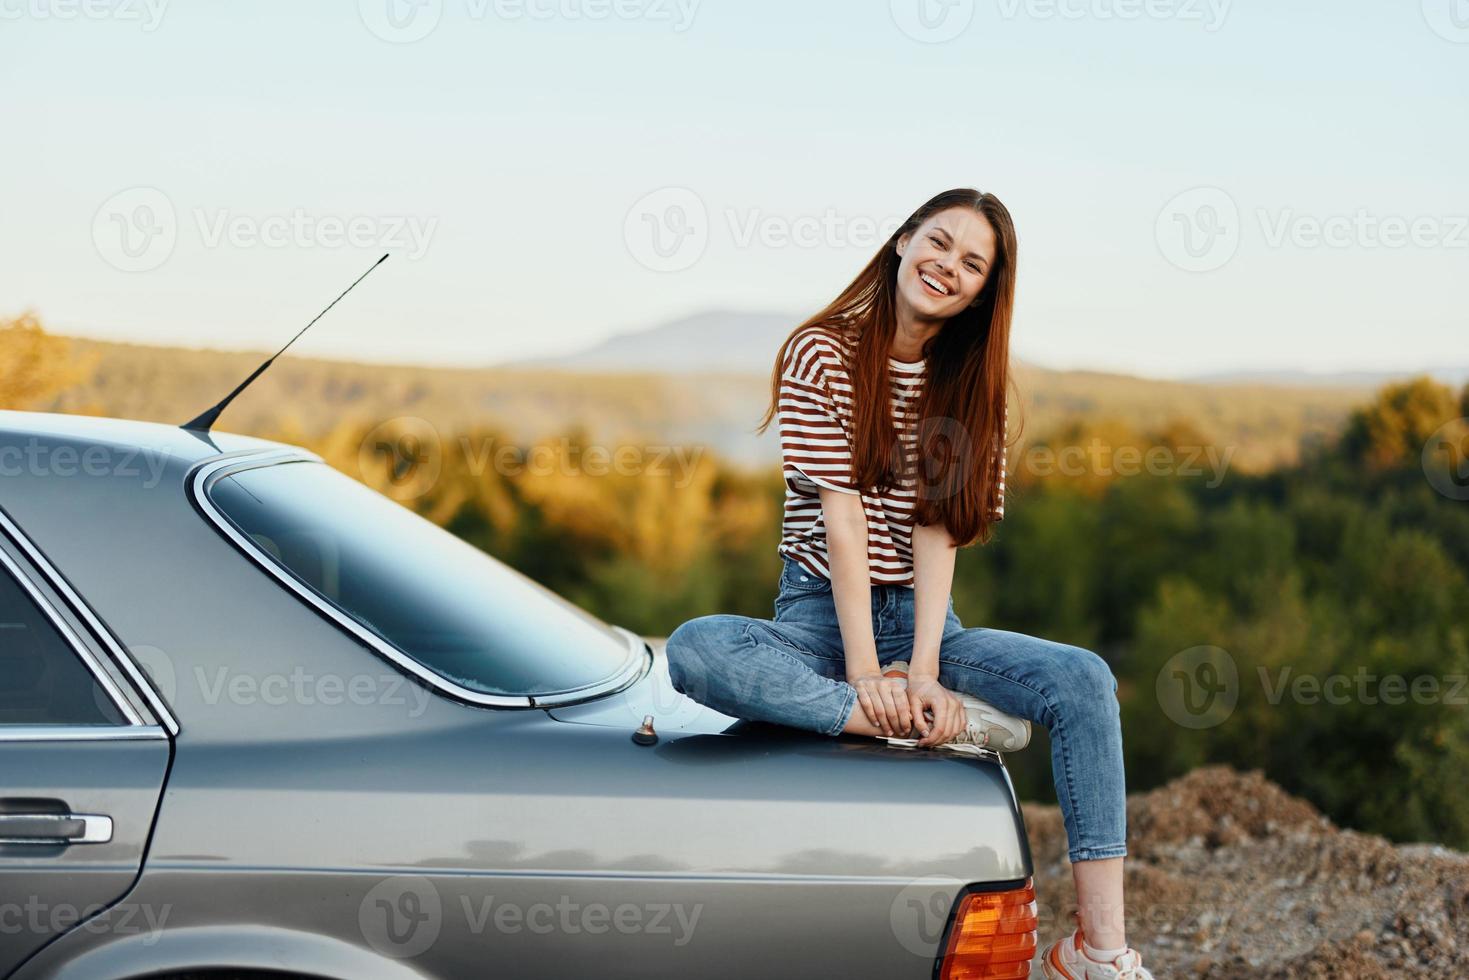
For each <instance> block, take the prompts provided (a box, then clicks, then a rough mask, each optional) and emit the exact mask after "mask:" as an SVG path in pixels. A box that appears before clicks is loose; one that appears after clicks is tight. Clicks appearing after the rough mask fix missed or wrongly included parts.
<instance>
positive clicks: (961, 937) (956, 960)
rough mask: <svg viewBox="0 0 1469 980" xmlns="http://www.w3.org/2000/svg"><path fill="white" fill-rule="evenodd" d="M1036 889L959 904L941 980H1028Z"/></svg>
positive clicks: (977, 895) (980, 895)
mask: <svg viewBox="0 0 1469 980" xmlns="http://www.w3.org/2000/svg"><path fill="white" fill-rule="evenodd" d="M1035 929H1036V910H1035V886H1034V884H1033V883H1032V882H1031V880H1030V879H1029V878H1027V879H1026V880H1025V885H1024V886H1023V887H1021V888H1016V889H1013V890H1012V891H1007V892H970V893H969V894H968V895H965V896H964V897H963V898H961V899H960V900H959V911H958V912H957V913H956V914H955V917H954V927H953V928H952V929H951V930H950V931H949V942H948V944H947V945H946V946H945V947H944V959H943V969H942V970H940V971H939V980H1010V978H1016V980H1025V978H1026V977H1028V976H1030V961H1031V960H1032V959H1034V958H1035V945H1036V937H1035Z"/></svg>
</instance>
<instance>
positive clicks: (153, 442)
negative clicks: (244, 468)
mask: <svg viewBox="0 0 1469 980" xmlns="http://www.w3.org/2000/svg"><path fill="white" fill-rule="evenodd" d="M22 443H24V444H28V445H35V446H37V447H39V448H40V449H43V450H44V449H46V448H49V447H54V446H61V445H70V446H75V447H86V446H100V447H103V448H106V449H109V450H122V451H125V450H130V449H147V450H148V451H149V452H151V453H156V454H159V455H162V456H168V457H171V458H173V459H174V460H176V461H178V462H181V463H185V464H192V463H196V462H198V461H199V460H202V459H208V458H210V457H212V456H218V455H220V454H222V453H232V452H240V451H242V450H247V449H276V448H280V447H282V446H283V445H284V444H283V443H279V442H271V441H270V440H268V439H256V438H254V437H252V436H242V435H236V434H235V433H232V432H208V433H201V432H193V431H190V430H187V429H181V428H179V427H178V426H177V425H168V424H166V423H163V422H140V421H137V420H136V419H114V418H102V417H99V416H93V415H61V414H58V413H55V412H17V411H7V410H0V446H13V445H19V444H22Z"/></svg>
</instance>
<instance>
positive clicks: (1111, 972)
mask: <svg viewBox="0 0 1469 980" xmlns="http://www.w3.org/2000/svg"><path fill="white" fill-rule="evenodd" d="M1015 268H1016V238H1015V228H1014V224H1013V223H1012V221H1011V219H1010V214H1009V212H1008V211H1007V210H1006V209H1005V206H1004V205H1003V204H1001V203H1000V201H999V200H998V199H996V198H995V197H994V196H993V195H991V194H982V193H980V192H979V191H976V190H972V189H969V188H960V189H956V190H951V191H945V192H944V193H942V194H939V195H938V196H937V197H934V198H933V199H932V200H930V201H928V202H927V203H926V204H924V205H923V206H922V207H920V208H919V209H918V210H917V211H916V212H914V213H913V215H912V216H910V217H909V218H908V220H907V221H905V222H904V223H903V225H902V227H900V228H899V229H898V230H897V231H896V232H894V233H893V236H892V237H891V238H890V239H889V240H888V242H887V243H886V244H885V245H884V246H883V247H882V249H881V250H880V251H879V252H878V253H877V255H876V256H874V257H873V259H872V261H870V262H869V263H868V264H867V267H866V268H864V269H863V270H862V272H861V274H860V275H858V276H857V278H856V279H855V280H854V281H853V282H852V283H851V285H849V286H848V287H847V288H846V289H845V290H844V291H843V292H842V293H841V295H840V296H838V297H837V298H836V299H835V300H834V301H833V302H832V303H831V304H830V305H829V306H827V307H826V309H824V310H822V311H821V312H820V313H818V314H817V315H816V316H814V317H812V318H811V319H810V320H807V321H806V322H805V323H803V324H802V325H801V326H800V327H798V328H797V329H796V330H795V332H793V333H792V334H791V335H790V337H788V338H787V339H786V341H785V343H784V344H783V345H782V346H781V349H780V354H779V356H778V357H777V359H776V363H777V367H776V369H775V371H774V373H773V376H772V379H771V388H772V398H771V405H770V408H769V410H768V411H767V412H766V414H765V418H764V420H763V421H762V422H761V424H760V427H759V431H764V430H765V428H766V427H767V426H768V425H769V424H770V421H771V419H772V417H773V416H775V415H776V414H778V415H779V419H780V437H781V451H782V458H783V467H782V468H783V472H784V475H785V477H786V495H785V517H784V523H783V527H782V535H781V542H780V546H779V549H778V550H779V552H780V555H781V558H782V562H783V570H782V573H781V585H780V594H779V596H778V597H777V599H776V610H775V611H776V615H775V619H774V620H754V619H751V618H749V617H743V616H731V615H718V616H703V617H700V618H698V619H693V620H690V621H689V622H687V623H684V624H683V625H682V626H680V627H679V628H678V629H677V630H675V631H674V632H673V634H672V635H670V636H669V638H668V643H667V653H668V661H669V670H670V674H671V676H672V678H673V681H674V684H675V686H676V687H678V689H679V690H680V691H684V692H686V693H690V694H692V695H695V696H696V697H697V699H698V700H700V701H702V702H703V703H705V704H708V705H709V706H710V707H712V708H714V709H715V710H717V711H721V712H723V713H725V714H728V715H732V716H735V717H740V718H747V719H752V720H759V721H767V722H775V723H779V724H784V725H790V726H794V727H797V728H804V729H808V730H811V731H815V732H821V733H824V734H828V735H836V734H839V733H846V734H849V735H862V736H871V737H887V738H911V739H916V742H915V743H911V744H917V745H919V746H923V747H937V748H950V749H958V750H964V749H966V748H968V749H969V750H971V751H972V750H973V746H974V745H976V744H979V745H983V744H986V743H990V744H996V743H997V742H998V744H999V745H1000V747H1016V746H1018V745H1020V744H1023V743H1024V741H1025V739H1026V738H1027V737H1028V735H1029V731H1028V726H1027V725H1024V722H1023V721H1015V720H1013V719H1011V720H1010V721H1011V723H1010V724H1008V725H1007V719H1006V718H1005V717H1004V715H1003V714H999V713H997V712H995V711H994V710H990V709H989V708H988V706H987V705H986V704H984V703H982V702H980V701H978V700H976V699H978V698H982V699H983V700H984V702H987V703H988V705H993V706H994V708H996V709H998V710H999V712H1003V713H1006V714H1008V715H1013V716H1018V719H1026V720H1029V721H1030V722H1034V723H1037V724H1041V725H1045V726H1046V727H1047V728H1048V729H1049V730H1050V734H1051V746H1052V769H1053V775H1054V779H1055V784H1056V796H1057V798H1058V799H1059V801H1060V804H1061V810H1062V814H1063V816H1064V819H1065V824H1066V832H1067V835H1068V838H1069V842H1070V851H1069V854H1070V859H1071V862H1072V873H1073V878H1074V881H1075V884H1076V892H1077V904H1078V906H1079V912H1078V919H1079V925H1078V928H1077V930H1076V931H1075V932H1074V933H1073V934H1072V935H1071V936H1069V937H1067V938H1065V939H1062V940H1060V941H1058V942H1056V943H1054V944H1052V946H1050V947H1049V948H1047V949H1046V950H1045V951H1044V953H1043V964H1044V967H1045V971H1046V975H1047V976H1048V977H1053V978H1075V980H1103V978H1107V980H1116V978H1128V980H1147V978H1150V977H1151V974H1149V973H1148V972H1147V971H1146V970H1144V969H1143V968H1142V966H1141V959H1140V957H1139V956H1138V954H1137V952H1136V951H1134V950H1132V949H1130V948H1129V947H1128V946H1127V942H1126V938H1125V936H1124V930H1123V921H1122V901H1123V897H1122V861H1123V857H1124V855H1125V854H1126V853H1127V849H1126V843H1125V838H1126V809H1125V806H1126V800H1125V791H1124V785H1123V772H1122V733H1121V726H1120V722H1119V716H1118V704H1117V697H1116V689H1117V684H1116V681H1115V680H1114V679H1113V677H1112V673H1111V671H1110V670H1109V669H1108V667H1107V665H1106V663H1105V662H1104V661H1103V660H1102V659H1101V658H1100V657H1098V656H1097V655H1096V654H1095V653H1093V652H1091V651H1090V650H1086V649H1083V648H1081V647H1076V646H1070V645H1067V644H1064V643H1057V642H1054V641H1051V640H1044V639H1039V638H1036V637H1032V636H1026V635H1024V634H1021V633H1013V632H1006V631H1004V630H995V629H988V628H984V627H974V628H968V629H966V628H965V627H964V626H963V625H962V624H961V623H960V621H959V618H958V617H957V616H956V615H955V614H954V608H953V599H952V597H950V595H949V593H950V588H951V586H952V583H953V573H954V556H955V553H956V548H957V547H959V546H963V545H968V544H971V543H974V542H976V541H978V542H979V543H981V544H983V543H985V542H987V541H988V540H989V538H990V535H991V533H992V527H993V525H994V523H995V522H996V521H999V520H1001V519H1002V518H1003V517H1004V491H1005V483H1004V467H1005V450H1006V440H1007V427H1006V389H1007V387H1008V385H1009V381H1010V379H1009V349H1010V320H1011V312H1012V309H1013V306H1014V300H1015ZM879 392H882V393H884V394H885V395H887V397H885V398H879V397H877V394H878V393H879ZM979 447H988V451H985V452H980V451H979ZM752 624H754V625H757V628H754V629H752V628H751V626H752ZM905 675H906V677H905ZM772 679H773V682H772ZM757 694H758V696H756V695H757Z"/></svg>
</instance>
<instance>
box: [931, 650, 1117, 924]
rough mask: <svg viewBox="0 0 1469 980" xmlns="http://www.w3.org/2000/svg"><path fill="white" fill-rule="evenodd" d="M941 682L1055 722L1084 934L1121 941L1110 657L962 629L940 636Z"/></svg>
mask: <svg viewBox="0 0 1469 980" xmlns="http://www.w3.org/2000/svg"><path fill="white" fill-rule="evenodd" d="M939 680H940V682H941V683H942V684H943V685H944V686H945V687H948V688H950V689H951V690H955V691H960V692H962V693H964V694H972V695H974V696H975V697H977V698H982V699H984V700H985V701H988V702H989V703H990V704H993V705H994V706H995V707H997V708H999V709H1000V710H1002V711H1007V712H1009V713H1011V714H1014V715H1019V716H1020V717H1022V718H1029V719H1030V720H1031V721H1032V722H1034V723H1036V724H1040V725H1044V726H1045V727H1046V728H1047V729H1048V730H1049V732H1050V736H1051V770H1052V777H1053V779H1054V780H1055V784H1056V798H1057V799H1058V800H1059V801H1060V804H1061V815H1062V818H1063V820H1064V821H1065V824H1066V834H1067V838H1068V840H1069V843H1070V849H1069V857H1070V860H1071V862H1072V876H1073V878H1074V879H1075V882H1076V897H1077V905H1078V906H1079V914H1080V917H1081V924H1082V934H1083V935H1084V936H1085V937H1086V940H1087V942H1088V943H1090V944H1091V945H1092V946H1094V947H1097V948H1103V949H1110V948H1116V947H1120V946H1125V945H1126V942H1125V935H1124V929H1123V907H1122V903H1123V895H1122V860H1121V859H1122V857H1123V856H1124V855H1125V854H1126V853H1127V844H1126V841H1127V793H1126V786H1125V783H1124V779H1123V768H1122V724H1121V720H1120V714H1119V707H1118V703H1117V681H1116V679H1115V678H1114V677H1113V676H1112V671H1111V669H1110V668H1109V667H1108V666H1107V663H1106V661H1104V660H1103V659H1102V658H1101V657H1099V656H1097V655H1096V654H1095V653H1093V652H1092V651H1090V650H1088V649H1086V648H1085V647H1079V646H1072V645H1070V644H1066V643H1058V642H1056V641H1053V640H1045V639H1041V638H1039V637H1034V636H1028V635H1026V634H1024V633H1014V632H1010V631H1007V630H996V629H988V628H985V627H971V628H969V629H963V628H961V629H957V630H953V631H951V632H949V633H948V634H946V635H945V636H944V638H943V640H942V643H941V645H940V649H939Z"/></svg>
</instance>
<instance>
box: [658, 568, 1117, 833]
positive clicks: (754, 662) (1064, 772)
mask: <svg viewBox="0 0 1469 980" xmlns="http://www.w3.org/2000/svg"><path fill="white" fill-rule="evenodd" d="M782 562H783V563H784V566H783V568H782V570H781V576H780V591H779V594H778V595H777V596H776V599H775V618H774V619H755V618H753V617H750V616H735V615H714V616H700V617H698V618H697V619H691V620H689V621H688V622H686V623H684V624H683V625H682V626H680V627H679V628H678V629H676V630H674V631H673V633H672V634H671V635H670V636H669V637H668V645H667V654H668V670H669V675H670V677H671V678H672V680H673V684H674V687H676V688H677V689H678V690H679V691H681V692H682V693H684V694H687V695H688V696H689V697H691V698H693V699H694V700H695V701H698V702H700V703H701V704H706V705H708V706H709V707H711V708H713V709H714V710H716V711H719V712H722V713H724V714H727V715H731V716H733V717H736V718H745V719H750V720H753V721H766V722H774V723H776V724H781V725H788V726H791V727H793V728H803V729H806V730H808V731H813V732H819V733H821V734H824V735H837V734H840V733H841V731H842V730H843V728H845V727H846V724H847V720H848V719H849V718H850V717H851V714H852V712H853V710H859V709H857V693H856V691H855V690H854V689H853V688H852V686H851V685H850V684H848V683H846V681H845V680H844V678H845V676H846V660H845V657H844V654H843V649H842V636H841V628H840V626H839V625H838V622H837V616H836V606H835V604H834V602H833V598H832V590H831V582H830V580H828V579H824V578H822V577H821V576H819V575H816V574H813V573H812V572H810V571H807V570H806V569H805V568H803V567H801V565H800V564H799V563H798V562H796V561H795V560H794V559H791V558H786V557H783V558H782ZM872 633H873V638H874V639H875V640H876V641H877V660H878V663H879V664H882V665H884V666H886V665H887V664H889V663H891V662H893V661H894V660H911V659H912V655H913V590H912V589H910V588H907V587H905V586H900V585H874V586H872ZM939 682H940V683H941V684H943V685H944V687H946V688H948V689H949V690H951V691H957V692H959V693H963V694H971V695H973V696H975V697H977V698H981V699H983V700H985V701H988V702H989V703H990V704H992V705H994V706H995V707H997V708H999V709H1000V710H1001V711H1005V712H1008V713H1010V714H1012V715H1016V716H1018V717H1021V718H1028V719H1030V720H1031V721H1032V722H1034V723H1035V724H1038V725H1044V726H1045V727H1046V728H1047V729H1048V730H1049V731H1050V735H1051V770H1052V777H1053V778H1054V779H1055V783H1056V797H1057V799H1058V800H1059V801H1060V804H1061V814H1062V817H1063V818H1064V820H1065V823H1066V834H1067V838H1068V840H1069V843H1070V850H1069V854H1070V858H1071V860H1072V861H1073V862H1075V861H1092V860H1098V859H1101V858H1112V857H1122V856H1123V855H1125V854H1126V853H1127V845H1126V838H1127V800H1126V790H1125V786H1124V782H1123V772H1122V724H1121V721H1120V718H1119V710H1118V703H1117V681H1116V679H1115V678H1114V677H1113V676H1112V671H1111V669H1110V668H1108V666H1107V663H1106V661H1104V660H1103V659H1102V658H1101V657H1099V656H1097V655H1096V654H1095V653H1093V652H1092V651H1090V650H1087V649H1085V648H1083V647H1078V646H1071V645H1069V644H1066V643H1058V642H1055V641H1053V640H1043V639H1039V638H1037V637H1034V636H1027V635H1025V634H1024V633H1012V632H1009V631H1006V630H996V629H988V628H986V627H983V626H975V627H970V628H967V629H966V628H965V627H964V625H963V624H962V623H960V622H959V617H958V616H957V615H955V614H954V600H953V598H952V597H950V599H949V607H948V612H947V615H946V622H945V624H944V634H943V639H942V641H941V644H940V648H939Z"/></svg>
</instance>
